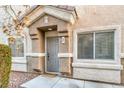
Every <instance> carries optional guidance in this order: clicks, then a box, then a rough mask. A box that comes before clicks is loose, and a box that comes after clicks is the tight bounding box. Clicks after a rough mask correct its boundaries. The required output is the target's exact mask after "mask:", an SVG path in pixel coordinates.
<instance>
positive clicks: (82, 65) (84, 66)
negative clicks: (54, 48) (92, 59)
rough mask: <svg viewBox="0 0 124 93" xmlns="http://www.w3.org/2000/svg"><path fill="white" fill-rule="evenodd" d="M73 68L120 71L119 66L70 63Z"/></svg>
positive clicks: (120, 66) (120, 67)
mask: <svg viewBox="0 0 124 93" xmlns="http://www.w3.org/2000/svg"><path fill="white" fill-rule="evenodd" d="M72 67H74V68H89V69H105V70H107V69H108V70H122V69H123V66H122V65H120V64H98V63H97V64H91V63H72Z"/></svg>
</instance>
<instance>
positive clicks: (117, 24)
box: [27, 6, 124, 83]
mask: <svg viewBox="0 0 124 93" xmlns="http://www.w3.org/2000/svg"><path fill="white" fill-rule="evenodd" d="M75 9H76V13H77V15H78V16H77V17H74V16H75V15H74V14H73V13H74V12H73V11H71V12H70V11H68V10H63V9H57V8H54V6H49V7H47V6H39V7H38V8H37V9H35V10H34V11H33V12H31V13H30V14H29V15H28V17H29V18H30V21H31V24H29V26H28V27H29V32H30V37H31V40H32V53H39V54H41V55H38V56H35V57H33V56H28V55H27V61H28V62H27V63H28V71H29V72H32V71H33V72H34V71H35V69H38V70H39V71H40V72H41V73H45V62H46V60H45V56H46V46H45V42H46V41H45V40H46V38H45V37H46V35H51V36H52V35H56V36H57V37H58V38H59V40H60V41H59V52H58V57H59V62H60V72H61V73H62V74H64V75H67V76H71V77H72V78H78V79H88V80H95V81H103V82H111V83H123V82H124V72H123V71H122V68H123V67H122V65H123V64H124V61H123V53H124V31H123V30H124V13H123V11H124V6H75ZM45 16H47V18H48V22H47V23H45V21H44V20H45ZM48 28H54V29H55V30H54V31H52V32H50V31H48ZM116 28H117V29H116ZM107 29H116V30H117V31H116V32H117V38H116V39H115V40H116V44H117V45H116V46H117V49H116V53H117V55H115V56H116V58H117V60H115V61H114V62H115V63H109V61H106V62H102V61H100V62H99V63H98V62H96V60H92V61H93V62H94V63H93V64H92V63H87V61H85V62H84V61H83V60H82V61H80V62H78V61H77V59H76V57H75V50H76V47H75V46H76V42H75V35H76V34H77V32H78V31H80V32H84V31H95V30H96V31H99V30H107ZM118 35H120V36H118ZM62 37H64V38H65V43H64V44H63V43H61V39H62ZM107 62H108V63H107Z"/></svg>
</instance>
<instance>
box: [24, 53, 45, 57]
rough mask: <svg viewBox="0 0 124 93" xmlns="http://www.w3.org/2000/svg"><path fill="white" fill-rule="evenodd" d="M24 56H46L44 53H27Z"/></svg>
mask: <svg viewBox="0 0 124 93" xmlns="http://www.w3.org/2000/svg"><path fill="white" fill-rule="evenodd" d="M26 56H32V57H42V56H46V53H27V54H26Z"/></svg>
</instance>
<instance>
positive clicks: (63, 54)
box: [58, 53, 73, 57]
mask: <svg viewBox="0 0 124 93" xmlns="http://www.w3.org/2000/svg"><path fill="white" fill-rule="evenodd" d="M58 57H73V54H72V53H58Z"/></svg>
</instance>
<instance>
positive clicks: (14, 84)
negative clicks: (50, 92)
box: [9, 71, 38, 88]
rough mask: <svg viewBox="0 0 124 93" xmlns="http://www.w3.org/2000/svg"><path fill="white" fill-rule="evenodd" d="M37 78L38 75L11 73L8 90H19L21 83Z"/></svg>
mask: <svg viewBox="0 0 124 93" xmlns="http://www.w3.org/2000/svg"><path fill="white" fill-rule="evenodd" d="M37 76H38V74H34V73H24V72H15V71H14V72H11V74H10V82H9V88H20V85H21V84H22V83H25V82H27V81H29V80H31V79H33V78H35V77H37Z"/></svg>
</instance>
